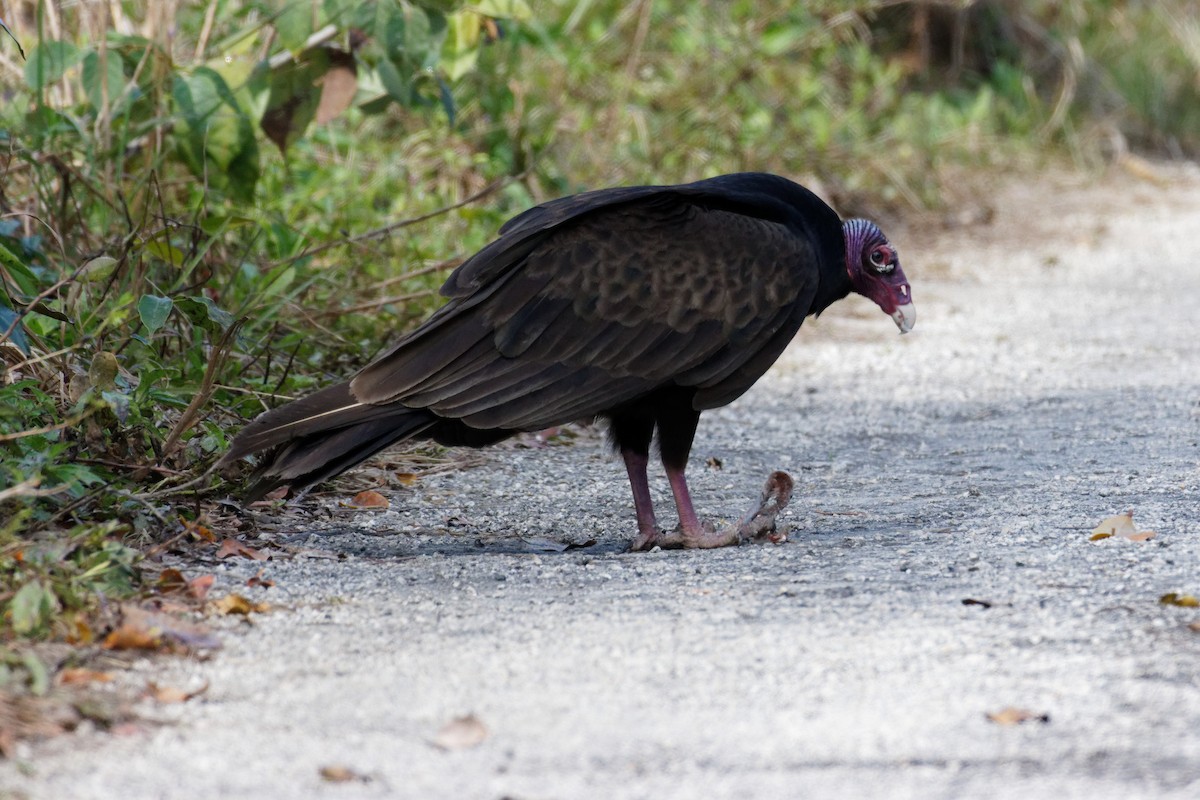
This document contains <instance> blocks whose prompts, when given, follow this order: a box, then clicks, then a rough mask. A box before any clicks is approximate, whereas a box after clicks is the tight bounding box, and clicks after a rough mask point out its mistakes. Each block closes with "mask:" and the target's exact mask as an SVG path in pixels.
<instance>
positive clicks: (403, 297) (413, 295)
mask: <svg viewBox="0 0 1200 800" xmlns="http://www.w3.org/2000/svg"><path fill="white" fill-rule="evenodd" d="M436 295H437V290H436V289H425V290H423V291H420V292H409V293H408V294H398V295H394V296H392V297H381V298H379V299H377V300H368V301H366V302H365V303H358V304H357V305H353V306H349V307H347V308H334V309H330V310H329V311H324V312H322V313H321V316H323V317H340V316H342V315H343V314H353V313H356V312H359V311H369V310H371V309H373V308H379V307H380V306H386V305H391V304H392V303H404V302H407V301H409V300H419V299H421V298H422V297H434V296H436Z"/></svg>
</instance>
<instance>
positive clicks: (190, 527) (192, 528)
mask: <svg viewBox="0 0 1200 800" xmlns="http://www.w3.org/2000/svg"><path fill="white" fill-rule="evenodd" d="M180 522H182V523H183V527H184V528H185V529H186V530H187V532H188V533H190V534H191V535H192V536H194V537H195V538H197V539H199V540H201V541H204V542H215V541H216V540H217V535H216V534H215V533H213V532H212V531H211V530H210V529H208V528H206V527H205V526H204V525H201V524H200V523H199V522H192V521H191V520H190V519H184V520H180Z"/></svg>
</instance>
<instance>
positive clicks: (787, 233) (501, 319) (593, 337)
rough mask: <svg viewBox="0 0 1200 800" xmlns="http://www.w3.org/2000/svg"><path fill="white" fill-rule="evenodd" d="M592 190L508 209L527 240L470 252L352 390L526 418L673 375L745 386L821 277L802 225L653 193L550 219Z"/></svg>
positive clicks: (588, 409) (597, 401)
mask: <svg viewBox="0 0 1200 800" xmlns="http://www.w3.org/2000/svg"><path fill="white" fill-rule="evenodd" d="M643 193H645V192H644V191H643ZM582 198H583V199H582V200H580V199H579V198H575V199H573V200H572V204H573V205H570V206H569V207H568V204H564V206H563V207H562V208H555V207H554V205H553V204H551V206H548V207H542V208H540V209H535V210H534V211H537V212H539V213H537V214H535V213H533V212H528V213H527V215H523V216H522V217H518V218H517V219H516V220H514V222H513V223H510V226H509V227H506V236H507V235H513V236H516V237H518V238H519V239H520V241H519V242H518V243H517V244H515V245H514V244H513V243H508V244H503V243H504V238H503V237H502V238H501V239H500V240H498V241H497V242H496V243H493V245H490V246H489V248H491V249H492V251H493V252H492V254H491V256H489V255H488V248H485V249H484V250H483V251H481V252H480V254H479V255H477V256H476V257H475V258H473V259H472V262H474V263H473V265H472V269H470V270H468V271H467V272H466V273H465V274H463V275H459V276H458V278H456V279H453V280H452V281H451V282H448V290H449V291H448V293H449V294H451V295H452V297H453V299H452V300H451V301H450V303H449V304H447V306H446V307H444V308H443V309H442V310H440V311H439V312H438V314H436V315H435V316H434V317H433V318H431V320H430V321H429V322H428V323H426V325H424V326H422V328H420V329H418V330H417V331H415V332H414V333H413V334H410V335H409V336H407V337H406V338H405V339H404V340H403V341H402V342H401V343H400V344H399V345H397V347H395V348H394V349H393V350H392V351H391V352H389V353H387V354H386V355H384V356H383V357H381V358H380V359H378V360H377V361H375V362H374V363H373V364H371V365H370V366H368V367H367V368H366V369H364V370H363V371H362V372H361V373H360V374H359V375H358V377H356V378H355V379H354V381H353V383H352V391H353V394H354V396H355V398H356V399H358V400H359V401H361V402H364V403H372V404H374V403H389V402H398V403H401V404H403V405H406V406H410V407H426V408H429V409H430V410H431V411H433V412H434V413H436V414H438V415H439V416H443V417H451V418H458V419H462V420H463V421H464V422H466V423H467V424H469V425H471V426H474V427H502V428H509V429H530V428H540V427H546V426H550V425H554V424H560V423H563V422H567V421H570V420H572V419H578V418H581V417H586V416H591V415H595V414H598V413H602V412H604V411H606V410H608V409H611V408H613V407H615V406H618V405H620V404H622V403H626V402H628V401H630V400H632V399H634V398H636V397H637V396H639V395H640V394H642V393H644V392H647V391H650V390H652V389H654V388H655V387H657V386H662V385H666V384H670V383H673V382H674V383H680V384H682V385H691V386H697V387H701V388H704V389H705V390H706V391H707V392H708V393H709V394H710V395H713V396H716V395H722V394H727V393H729V392H736V394H740V393H741V392H743V391H745V389H746V388H748V387H749V386H750V384H752V383H753V382H754V380H755V379H757V378H758V376H759V375H760V374H761V372H762V371H765V369H766V367H767V366H769V364H770V362H771V361H773V360H774V357H775V356H776V355H778V353H777V352H774V353H772V354H770V357H769V360H766V364H765V365H762V364H761V362H762V361H763V360H764V359H763V358H762V355H763V354H762V353H760V350H761V349H762V348H761V345H762V344H765V343H767V342H772V341H774V340H776V339H779V338H783V339H784V340H785V341H784V343H785V344H786V339H790V337H791V335H792V334H793V333H794V332H795V329H796V328H797V327H799V323H800V321H801V320H802V319H803V315H804V313H805V312H806V311H807V309H808V306H809V303H810V301H811V298H812V296H813V294H814V293H815V291H816V288H817V286H816V284H817V274H816V273H817V270H816V255H815V254H814V253H813V252H812V249H811V245H810V244H809V242H808V241H807V239H805V238H803V237H800V236H797V235H796V234H795V233H794V232H793V231H791V230H789V229H788V228H787V227H785V226H784V225H782V224H780V223H777V222H772V221H767V220H763V219H758V218H755V217H751V216H746V215H743V214H738V213H734V212H731V211H725V210H719V209H709V208H705V207H703V206H700V205H696V204H693V203H691V202H685V201H682V200H681V199H680V198H679V197H677V196H673V195H672V196H666V197H664V196H662V195H659V194H651V195H650V196H648V197H643V198H640V199H639V198H636V197H635V198H634V200H633V201H632V202H626V203H625V204H624V205H617V206H613V207H606V208H601V209H599V210H594V211H591V212H590V213H587V214H586V215H584V216H582V217H580V218H579V219H577V220H571V221H570V222H569V223H567V224H563V225H561V227H558V228H554V227H553V225H554V224H556V221H558V220H560V218H565V217H564V215H566V216H567V217H569V216H570V215H571V214H573V213H578V209H579V207H581V204H582V205H586V200H587V196H586V195H584V196H582ZM522 237H523V238H522ZM489 258H494V259H496V260H497V261H498V262H502V263H490V262H489V260H488V259H489ZM510 262H512V263H510ZM489 280H490V281H491V283H487V282H486V281H489ZM480 281H484V283H482V284H481V283H480ZM451 283H453V285H451ZM468 287H469V288H470V292H466V291H463V290H464V289H466V288H468ZM771 349H774V348H771ZM747 367H752V368H750V369H747ZM729 380H733V381H734V382H735V383H736V384H737V385H736V386H731V387H722V386H721V384H722V383H723V382H725V381H729ZM714 387H717V388H714ZM736 394H735V396H736Z"/></svg>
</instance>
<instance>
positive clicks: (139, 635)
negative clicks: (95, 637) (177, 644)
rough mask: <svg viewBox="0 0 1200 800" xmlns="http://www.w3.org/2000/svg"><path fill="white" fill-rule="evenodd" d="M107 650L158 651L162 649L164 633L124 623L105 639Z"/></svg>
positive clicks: (156, 629) (134, 623) (104, 645)
mask: <svg viewBox="0 0 1200 800" xmlns="http://www.w3.org/2000/svg"><path fill="white" fill-rule="evenodd" d="M101 646H102V647H103V648H104V649H106V650H157V649H158V648H159V647H162V631H161V630H160V629H158V628H150V627H146V626H143V625H141V624H139V623H136V622H123V623H121V624H120V625H119V626H118V627H116V628H114V629H113V630H111V631H110V632H109V634H108V636H105V637H104V644H103V645H101Z"/></svg>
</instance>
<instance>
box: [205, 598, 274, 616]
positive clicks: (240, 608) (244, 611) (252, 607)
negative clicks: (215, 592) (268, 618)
mask: <svg viewBox="0 0 1200 800" xmlns="http://www.w3.org/2000/svg"><path fill="white" fill-rule="evenodd" d="M212 608H213V610H214V611H216V612H217V613H218V614H241V615H242V616H249V615H250V614H251V613H257V614H264V613H266V612H267V611H270V610H271V606H270V604H269V603H252V602H251V601H249V600H247V599H246V598H244V597H242V596H241V595H240V594H227V595H225V596H224V597H222V598H221V599H220V600H216V601H214V602H213V604H212Z"/></svg>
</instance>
